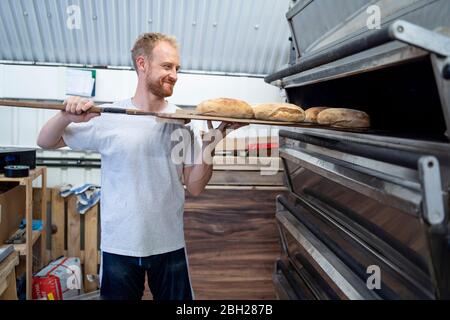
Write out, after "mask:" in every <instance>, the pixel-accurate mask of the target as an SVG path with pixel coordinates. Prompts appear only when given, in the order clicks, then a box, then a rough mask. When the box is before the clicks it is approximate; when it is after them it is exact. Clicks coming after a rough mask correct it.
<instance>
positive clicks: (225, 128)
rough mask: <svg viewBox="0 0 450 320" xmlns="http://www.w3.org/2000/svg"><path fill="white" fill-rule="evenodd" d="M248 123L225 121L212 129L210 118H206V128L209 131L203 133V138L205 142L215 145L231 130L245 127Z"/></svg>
mask: <svg viewBox="0 0 450 320" xmlns="http://www.w3.org/2000/svg"><path fill="white" fill-rule="evenodd" d="M247 125H248V124H246V123H238V122H225V121H222V123H221V124H220V125H219V126H218V127H217V128H216V129H214V127H213V125H212V122H211V120H208V129H209V131H208V132H207V133H205V134H204V135H203V139H204V140H205V142H206V144H214V145H217V144H218V143H219V142H220V140H222V139H224V138H225V137H226V136H227V135H228V134H229V133H230V132H231V131H233V130H236V129H239V128H241V127H245V126H247Z"/></svg>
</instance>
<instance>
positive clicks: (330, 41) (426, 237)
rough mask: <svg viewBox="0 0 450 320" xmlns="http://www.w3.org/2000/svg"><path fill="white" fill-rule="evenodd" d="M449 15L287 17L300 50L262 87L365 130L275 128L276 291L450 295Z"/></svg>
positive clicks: (342, 6)
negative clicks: (279, 176) (357, 122)
mask: <svg viewBox="0 0 450 320" xmlns="http://www.w3.org/2000/svg"><path fill="white" fill-rule="evenodd" d="M373 5H375V6H378V9H381V25H380V28H373V29H372V28H369V27H368V24H367V18H368V12H370V11H368V7H369V6H373ZM372 9H373V7H372ZM448 12H450V1H447V0H437V1H430V0H428V1H421V0H407V1H406V0H405V1H404V0H399V1H367V0H348V1H342V2H340V3H339V6H336V3H335V2H334V1H326V0H323V1H321V0H315V1H312V0H304V1H297V3H296V4H295V5H294V6H293V7H292V8H291V9H290V10H289V11H288V13H287V15H286V17H287V20H288V23H289V26H290V29H291V38H290V39H291V41H292V47H293V51H294V52H295V56H294V58H293V61H291V65H290V66H289V67H287V68H285V69H283V70H280V71H279V72H276V73H274V74H270V75H268V76H267V77H266V78H265V80H266V82H268V83H271V84H274V85H277V86H279V87H280V88H283V89H284V90H285V91H286V96H287V99H288V101H289V102H291V103H295V104H297V105H301V106H303V107H304V108H305V109H307V108H309V107H313V106H328V107H343V108H352V109H357V110H363V111H365V112H366V113H368V114H369V115H370V117H371V127H370V129H353V130H352V129H328V128H317V127H315V128H313V127H311V128H309V127H301V128H300V127H292V128H287V129H286V128H284V129H282V130H280V133H279V135H280V157H281V159H282V162H283V165H284V171H285V174H286V184H287V187H288V189H289V193H288V194H287V195H280V196H278V198H277V199H276V205H277V212H276V220H277V224H278V227H279V236H280V243H281V247H282V248H281V249H282V250H281V252H282V254H281V256H280V258H279V259H278V260H277V261H276V264H275V270H274V273H273V280H274V284H275V287H276V291H277V295H278V297H279V298H280V299H449V298H450V237H449V234H450V233H449V221H448V217H449V197H448V194H449V190H450V140H449V135H450V80H449V79H450V60H449V57H450V38H449V36H450V32H449V30H450V18H449V16H448Z"/></svg>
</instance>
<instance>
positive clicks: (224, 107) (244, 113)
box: [196, 98, 254, 119]
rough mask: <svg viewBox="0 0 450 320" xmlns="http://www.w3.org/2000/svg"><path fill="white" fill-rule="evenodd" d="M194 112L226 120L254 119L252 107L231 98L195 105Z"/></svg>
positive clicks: (211, 100) (210, 100)
mask: <svg viewBox="0 0 450 320" xmlns="http://www.w3.org/2000/svg"><path fill="white" fill-rule="evenodd" d="M196 111H197V112H198V113H199V114H202V115H208V116H216V117H226V118H244V119H252V118H254V113H253V109H252V107H251V106H250V105H249V104H248V103H247V102H245V101H242V100H238V99H231V98H217V99H209V100H205V101H203V102H201V103H199V104H198V105H197V108H196Z"/></svg>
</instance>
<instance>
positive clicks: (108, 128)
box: [63, 99, 201, 257]
mask: <svg viewBox="0 0 450 320" xmlns="http://www.w3.org/2000/svg"><path fill="white" fill-rule="evenodd" d="M103 106H112V107H116V108H117V107H122V108H135V106H134V105H133V103H132V101H131V99H127V100H124V101H119V102H116V103H114V104H112V105H103ZM176 108H177V107H176V106H175V105H172V104H168V105H167V106H166V108H165V109H164V110H163V112H175V110H176ZM194 126H195V124H194ZM182 128H186V129H188V131H187V132H188V133H189V134H190V136H191V137H192V136H194V138H193V139H192V140H191V141H188V140H186V139H185V140H184V141H183V145H186V143H187V145H189V146H190V147H191V148H193V149H191V151H192V150H194V151H196V153H192V155H193V156H192V157H188V156H187V152H186V153H185V155H184V156H183V157H181V161H178V160H176V161H174V160H173V159H172V158H171V156H172V150H173V148H174V146H175V145H177V144H178V145H179V143H180V142H179V140H178V139H179V137H180V130H177V129H182ZM185 132H186V131H185ZM177 133H178V135H177ZM174 137H178V139H175V141H173V140H174ZM63 139H64V141H65V143H66V144H67V145H68V146H69V147H70V148H72V149H74V150H92V151H97V152H99V153H100V154H101V159H102V168H101V172H102V173H101V187H102V192H101V208H100V210H101V219H100V220H101V250H102V251H105V252H109V253H114V254H120V255H127V256H135V257H145V256H149V255H154V254H160V253H165V252H170V251H174V250H177V249H180V248H182V247H184V246H185V241H184V232H183V211H184V197H185V191H184V188H183V184H182V180H181V179H182V171H183V166H187V165H192V164H194V163H193V162H194V161H193V160H194V158H196V159H197V160H196V161H198V159H199V158H198V155H199V153H198V151H199V150H200V152H201V147H200V145H201V138H200V136H199V132H198V131H197V129H196V128H195V127H192V126H189V125H187V126H184V125H180V124H173V123H160V122H157V121H156V120H155V118H154V117H151V116H129V115H120V114H108V113H103V114H102V115H101V116H99V117H96V118H93V119H92V120H90V121H88V122H84V123H72V124H70V125H69V126H68V127H67V128H66V130H65V132H64V134H63Z"/></svg>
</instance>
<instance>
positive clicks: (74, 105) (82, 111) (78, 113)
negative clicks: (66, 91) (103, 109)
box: [62, 97, 100, 123]
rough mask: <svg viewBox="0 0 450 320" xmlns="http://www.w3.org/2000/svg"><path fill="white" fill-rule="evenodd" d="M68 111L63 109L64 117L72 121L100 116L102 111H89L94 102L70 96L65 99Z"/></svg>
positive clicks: (81, 120) (84, 120)
mask: <svg viewBox="0 0 450 320" xmlns="http://www.w3.org/2000/svg"><path fill="white" fill-rule="evenodd" d="M64 105H65V106H66V111H62V114H63V117H64V118H65V119H67V120H68V121H70V122H77V123H78V122H87V121H89V120H91V119H92V118H95V117H98V116H99V115H100V113H96V112H88V110H89V109H90V108H92V107H93V106H94V102H93V101H91V100H88V99H85V98H82V97H69V98H68V99H67V100H65V101H64Z"/></svg>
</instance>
